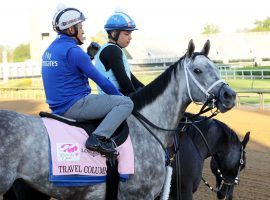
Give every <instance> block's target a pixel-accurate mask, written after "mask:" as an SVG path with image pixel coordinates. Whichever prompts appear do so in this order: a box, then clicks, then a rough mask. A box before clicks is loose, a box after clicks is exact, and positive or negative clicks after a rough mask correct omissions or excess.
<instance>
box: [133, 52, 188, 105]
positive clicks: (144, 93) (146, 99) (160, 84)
mask: <svg viewBox="0 0 270 200" xmlns="http://www.w3.org/2000/svg"><path fill="white" fill-rule="evenodd" d="M182 58H183V57H182ZM182 58H180V60H181V59H182ZM180 60H178V61H177V62H175V63H174V64H172V65H171V66H170V67H168V68H167V69H166V70H165V71H164V72H163V73H162V74H161V75H160V76H158V77H157V78H156V79H154V80H153V81H152V82H151V83H149V84H148V85H146V86H145V87H144V88H143V89H141V90H139V91H137V92H135V93H134V94H133V95H132V96H131V99H132V100H133V102H134V109H136V110H140V109H142V108H143V107H144V106H145V105H147V104H149V103H151V102H153V101H154V100H155V99H156V98H157V97H158V96H159V95H160V94H162V93H163V91H164V90H165V89H166V88H167V86H168V84H169V82H170V80H171V77H172V76H171V74H172V73H174V75H175V74H176V69H177V66H178V63H179V62H180Z"/></svg>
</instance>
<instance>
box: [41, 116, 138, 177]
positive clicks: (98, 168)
mask: <svg viewBox="0 0 270 200" xmlns="http://www.w3.org/2000/svg"><path fill="white" fill-rule="evenodd" d="M42 120H43V122H44V124H45V126H46V129H47V131H48V134H49V139H50V147H51V149H50V153H51V174H52V175H53V176H63V175H83V176H95V177H99V176H106V171H107V166H106V159H105V158H104V157H103V156H101V155H100V154H99V153H98V152H94V151H89V150H88V149H86V148H85V141H86V139H87V138H88V134H87V133H86V132H85V130H83V129H82V128H79V127H75V126H70V125H67V124H65V123H62V122H59V121H57V120H54V119H50V118H42ZM116 149H117V151H118V153H119V155H118V172H119V174H120V175H121V174H124V175H127V174H134V153H133V147H132V143H131V139H130V137H129V136H128V138H127V140H126V141H125V142H124V143H123V144H122V145H120V146H118V147H117V148H116Z"/></svg>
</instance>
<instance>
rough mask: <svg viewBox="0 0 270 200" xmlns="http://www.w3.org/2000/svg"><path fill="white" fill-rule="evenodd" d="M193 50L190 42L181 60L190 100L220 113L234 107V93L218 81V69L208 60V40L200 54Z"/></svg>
mask: <svg viewBox="0 0 270 200" xmlns="http://www.w3.org/2000/svg"><path fill="white" fill-rule="evenodd" d="M194 49H195V46H194V43H193V41H192V40H190V42H189V45H188V50H187V53H186V55H185V56H184V57H183V59H182V60H181V64H182V66H183V67H184V70H185V79H186V85H187V90H188V95H189V98H190V100H191V101H193V102H196V103H203V104H207V105H208V106H211V107H213V108H214V107H216V108H217V109H218V110H219V111H220V112H226V111H228V110H230V109H231V108H232V107H234V105H235V98H236V93H235V92H234V91H233V90H232V89H231V88H230V87H229V86H228V85H227V84H225V82H224V81H223V80H221V79H220V75H219V72H218V68H217V67H216V65H215V64H214V63H213V62H212V61H211V60H210V59H209V58H208V53H209V50H210V42H209V40H207V42H206V43H205V45H204V47H203V49H202V51H201V52H194Z"/></svg>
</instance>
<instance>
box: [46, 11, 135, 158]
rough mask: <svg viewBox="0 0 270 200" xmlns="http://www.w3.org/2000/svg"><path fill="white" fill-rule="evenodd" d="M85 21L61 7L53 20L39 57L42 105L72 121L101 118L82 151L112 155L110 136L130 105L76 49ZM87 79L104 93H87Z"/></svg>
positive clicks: (78, 12) (76, 13)
mask: <svg viewBox="0 0 270 200" xmlns="http://www.w3.org/2000/svg"><path fill="white" fill-rule="evenodd" d="M83 21H85V17H84V15H83V13H82V12H81V11H79V10H78V9H75V8H67V7H62V8H59V9H58V12H57V13H56V14H55V15H54V18H53V28H54V30H55V31H56V32H57V33H58V35H57V38H56V39H55V40H54V41H53V42H52V43H51V45H50V46H49V47H48V48H47V50H46V51H45V52H44V54H43V56H42V78H43V84H44V89H45V94H46V102H47V103H48V104H49V107H50V109H51V110H52V112H53V113H54V114H58V115H62V116H65V117H68V118H73V119H76V120H89V119H96V118H103V117H104V119H103V121H102V122H101V123H100V125H99V126H98V127H97V128H96V130H95V131H94V132H93V134H92V136H91V137H89V138H88V140H87V142H86V148H88V149H89V150H92V151H99V152H100V153H101V154H105V155H106V154H112V153H115V148H114V146H113V142H112V141H111V140H110V137H111V135H112V134H113V132H114V131H115V130H116V129H117V127H118V126H119V125H120V124H121V123H122V122H123V121H124V120H125V119H126V118H127V117H128V116H129V115H130V114H131V112H132V109H133V102H132V101H131V99H130V98H129V97H125V96H122V94H121V93H120V92H119V91H118V89H117V88H116V87H115V86H114V85H113V84H112V83H111V82H110V81H109V80H108V79H107V78H106V77H105V76H103V75H102V74H101V73H100V72H99V71H98V70H97V69H96V68H95V67H94V66H93V64H92V62H91V60H90V58H89V56H88V55H87V54H86V53H85V52H84V51H83V50H82V49H81V48H80V47H79V46H78V45H81V44H83V39H84V38H83V34H84V31H83V26H82V22H83ZM88 78H90V79H92V80H93V81H94V82H95V83H96V84H97V85H98V86H99V87H100V88H102V90H103V91H104V92H105V93H106V94H104V95H97V94H92V93H91V88H90V86H89V82H88Z"/></svg>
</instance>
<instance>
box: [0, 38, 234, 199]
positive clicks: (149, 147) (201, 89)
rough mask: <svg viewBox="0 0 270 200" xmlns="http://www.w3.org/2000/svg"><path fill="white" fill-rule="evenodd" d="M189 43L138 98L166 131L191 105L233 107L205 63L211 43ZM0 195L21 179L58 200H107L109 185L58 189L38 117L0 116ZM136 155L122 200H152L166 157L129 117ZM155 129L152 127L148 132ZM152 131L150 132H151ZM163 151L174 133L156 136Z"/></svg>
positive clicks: (144, 111)
mask: <svg viewBox="0 0 270 200" xmlns="http://www.w3.org/2000/svg"><path fill="white" fill-rule="evenodd" d="M194 49H195V46H194V43H193V41H192V40H191V41H190V42H189V45H188V50H187V53H186V55H185V56H183V57H182V58H181V59H180V60H179V61H177V62H176V63H175V64H173V65H172V66H170V67H169V68H168V69H167V70H166V71H165V72H163V73H162V74H161V75H160V76H159V77H158V78H156V79H155V80H154V81H153V82H151V83H150V84H149V85H147V86H146V87H145V88H143V89H142V90H140V91H139V92H138V93H137V94H134V95H133V97H132V99H133V100H134V105H135V108H136V109H137V111H139V112H140V113H141V114H142V115H144V116H145V117H146V118H147V119H149V120H150V121H151V122H153V123H154V124H158V125H159V126H160V127H163V128H165V129H174V128H176V127H177V125H178V123H179V121H180V119H181V118H182V115H183V113H184V111H185V110H186V108H187V106H188V105H189V104H190V103H191V102H192V101H194V102H201V103H205V102H209V99H210V98H211V100H212V103H211V106H213V105H215V106H216V107H217V108H218V109H219V110H220V111H221V112H226V111H228V110H230V109H231V108H232V107H233V106H234V105H235V96H236V94H235V92H234V91H233V90H232V89H231V88H230V87H229V86H228V85H226V84H224V82H223V81H222V80H220V77H219V73H218V69H217V67H216V66H215V64H214V63H213V62H212V61H211V60H210V59H209V58H208V57H207V55H208V53H209V49H210V42H209V41H207V42H206V43H205V45H204V47H203V49H202V51H201V52H199V53H194ZM0 119H1V120H0V155H1V156H0V194H3V193H4V192H6V191H7V190H8V189H9V188H10V187H11V186H12V183H13V182H14V180H15V179H17V178H23V179H24V180H25V181H26V182H27V183H29V185H30V186H31V187H33V188H35V189H37V190H39V191H41V192H43V193H45V194H48V195H50V196H52V197H55V198H58V199H82V200H83V199H95V200H99V199H104V198H105V183H104V184H98V185H92V186H86V187H72V188H70V187H69V188H64V187H54V186H53V184H52V183H50V182H49V181H48V176H49V163H48V157H49V155H48V152H49V149H48V146H49V145H48V144H49V141H48V135H47V131H46V128H45V126H44V125H43V122H42V120H41V119H40V118H39V117H33V116H28V115H23V114H19V113H17V112H14V111H9V110H1V111H0ZM127 122H128V125H129V128H130V137H131V140H132V143H133V148H134V154H135V174H134V175H131V176H130V179H129V180H127V181H126V182H121V183H120V184H119V190H118V199H121V200H122V199H127V200H133V199H136V200H137V199H141V200H143V199H147V200H151V199H154V198H155V197H156V196H157V195H159V194H160V192H161V191H162V188H163V184H164V180H165V176H166V167H165V152H164V150H163V148H162V146H161V145H160V144H159V142H158V141H157V140H156V139H155V138H154V137H153V136H152V135H151V134H149V132H148V131H147V129H146V128H145V127H144V126H143V125H142V124H141V123H140V122H139V121H138V120H137V119H136V118H135V117H134V116H133V115H131V116H130V117H129V118H128V119H127ZM150 128H151V127H150ZM151 129H152V128H151ZM153 131H154V134H155V136H156V137H157V138H159V140H160V141H161V143H162V144H163V145H164V146H167V139H168V137H169V136H170V135H171V134H173V132H164V131H160V130H154V129H153Z"/></svg>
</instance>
